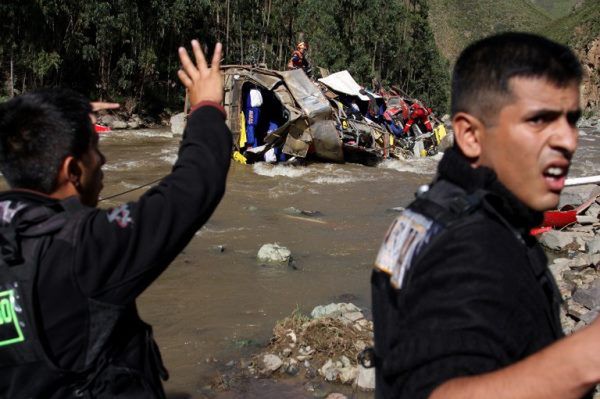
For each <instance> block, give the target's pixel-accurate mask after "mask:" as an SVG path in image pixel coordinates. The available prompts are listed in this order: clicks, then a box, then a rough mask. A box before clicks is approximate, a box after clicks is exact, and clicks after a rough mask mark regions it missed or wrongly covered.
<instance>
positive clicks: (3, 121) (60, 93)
mask: <svg viewBox="0 0 600 399" xmlns="http://www.w3.org/2000/svg"><path fill="white" fill-rule="evenodd" d="M91 112H92V107H91V104H90V101H89V100H88V99H87V98H85V97H84V96H82V95H81V94H79V93H76V92H74V91H72V90H68V89H61V88H53V89H42V90H36V91H32V92H29V93H26V94H23V95H21V96H18V97H15V98H13V99H11V100H9V101H7V102H5V103H3V104H0V171H2V174H3V175H4V177H5V179H6V180H7V182H8V184H9V185H10V186H11V187H12V188H24V189H30V190H35V191H40V192H43V193H46V194H50V193H52V192H53V191H54V190H55V189H56V185H57V177H58V172H59V169H60V166H61V164H62V161H63V160H64V159H65V157H67V156H69V155H71V156H74V157H75V158H80V157H81V156H82V155H83V154H84V153H85V152H86V151H87V150H88V149H89V148H90V146H91V143H92V140H93V137H94V135H95V132H94V129H93V126H92V122H91V120H90V113H91Z"/></svg>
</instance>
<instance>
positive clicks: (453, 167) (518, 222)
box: [438, 148, 543, 233]
mask: <svg viewBox="0 0 600 399" xmlns="http://www.w3.org/2000/svg"><path fill="white" fill-rule="evenodd" d="M438 179H444V180H448V181H450V182H451V183H454V184H456V185H458V186H459V187H461V188H462V189H464V190H465V191H466V192H467V193H469V194H470V193H472V192H474V191H475V190H479V189H483V190H486V191H488V192H489V193H490V194H491V195H489V196H488V197H487V199H488V202H489V203H490V205H492V206H493V207H494V209H495V210H496V211H497V212H498V213H499V214H501V215H502V216H503V217H504V218H505V219H506V220H507V221H508V222H509V223H510V224H511V225H512V226H513V227H515V228H516V229H517V230H519V231H520V232H522V233H526V232H528V231H529V230H530V229H531V228H533V227H536V226H539V225H540V224H541V223H542V220H543V212H538V211H534V210H533V209H531V208H529V207H527V206H526V205H525V204H524V203H522V202H521V201H520V200H519V199H517V197H515V196H514V195H513V194H512V193H511V192H510V191H509V190H508V189H507V188H506V187H505V186H504V185H503V184H502V183H500V181H499V180H498V177H497V176H496V173H495V172H494V171H493V170H492V169H490V168H488V167H478V168H473V167H472V166H471V164H470V163H469V161H468V160H467V158H466V157H465V156H464V155H463V154H462V153H461V152H460V151H459V150H458V149H456V148H451V149H448V150H447V151H446V152H445V153H444V157H443V158H442V160H441V161H440V163H439V165H438Z"/></svg>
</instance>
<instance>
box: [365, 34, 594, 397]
mask: <svg viewBox="0 0 600 399" xmlns="http://www.w3.org/2000/svg"><path fill="white" fill-rule="evenodd" d="M581 77H582V72H581V66H580V65H579V62H578V61H577V59H576V57H575V56H574V55H573V53H572V52H571V51H570V50H569V49H568V48H566V47H564V46H562V45H559V44H557V43H554V42H551V41H549V40H547V39H544V38H542V37H539V36H535V35H530V34H519V33H506V34H501V35H497V36H493V37H489V38H487V39H483V40H481V41H479V42H476V43H474V44H472V45H471V46H469V47H468V48H467V49H466V50H465V51H464V52H463V53H462V54H461V56H460V57H459V59H458V61H457V63H456V66H455V69H454V75H453V83H452V123H453V127H454V133H455V146H454V148H453V149H451V150H449V151H447V152H446V154H444V157H443V159H442V160H441V162H440V164H439V168H438V176H437V178H436V180H435V181H434V182H433V184H432V185H431V186H429V187H424V188H422V189H421V190H420V194H419V195H418V196H417V199H416V200H415V201H414V202H413V203H412V204H411V205H410V206H409V207H408V208H407V210H406V211H405V212H404V213H403V214H402V215H401V216H400V217H398V219H397V220H396V221H395V222H394V224H392V226H391V227H390V229H389V231H388V233H387V234H386V237H385V239H384V243H383V245H382V247H381V249H380V251H379V254H378V256H377V260H376V262H375V269H374V272H373V274H372V289H373V318H374V323H375V364H376V372H377V374H376V396H377V398H411V399H424V398H431V399H453V398H510V399H520V398H530V399H533V398H540V399H541V398H544V399H549V398H562V399H567V398H581V397H583V396H584V395H586V393H588V392H589V390H590V389H591V388H592V387H593V386H594V385H595V384H596V383H598V382H599V381H600V324H599V323H598V322H595V323H593V325H592V326H590V327H588V328H585V329H583V330H581V331H579V332H577V333H575V334H573V335H572V336H570V337H567V338H563V332H562V329H561V325H560V320H559V304H560V295H559V293H558V290H557V288H556V284H555V282H554V280H553V278H552V276H551V274H550V273H549V271H548V269H547V267H546V257H545V255H544V254H543V252H542V250H541V248H540V246H539V245H538V244H537V242H536V241H535V239H534V238H533V237H531V236H530V235H529V230H530V229H531V228H532V227H534V226H536V225H538V224H540V223H541V221H542V211H544V210H547V209H551V208H554V207H556V206H557V205H558V201H559V196H560V192H561V190H562V188H563V187H564V182H565V178H566V175H567V172H568V170H569V165H570V160H571V157H572V156H573V153H574V151H575V148H576V146H577V134H578V130H577V127H576V125H575V124H576V122H577V120H578V118H579V116H580V106H579V84H580V83H581Z"/></svg>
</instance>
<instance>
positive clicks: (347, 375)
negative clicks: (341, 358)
mask: <svg viewBox="0 0 600 399" xmlns="http://www.w3.org/2000/svg"><path fill="white" fill-rule="evenodd" d="M357 376H358V368H357V367H353V366H350V365H348V367H344V368H342V369H340V374H339V377H340V381H341V383H342V384H351V383H353V382H354V380H356V377H357Z"/></svg>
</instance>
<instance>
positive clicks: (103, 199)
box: [98, 176, 165, 202]
mask: <svg viewBox="0 0 600 399" xmlns="http://www.w3.org/2000/svg"><path fill="white" fill-rule="evenodd" d="M164 178H165V176H163V177H159V178H158V179H156V180H152V181H151V182H148V183H145V184H142V185H141V186H137V187H134V188H132V189H129V190H126V191H123V192H121V193H118V194H114V195H111V196H109V197H104V198H100V199H99V200H98V202H100V201H106V200H109V199H113V198H116V197H120V196H121V195H125V194H129V193H131V192H133V191H136V190H139V189H141V188H144V187H148V186H151V185H152V184H155V183H158V182H159V181H161V180H162V179H164Z"/></svg>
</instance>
